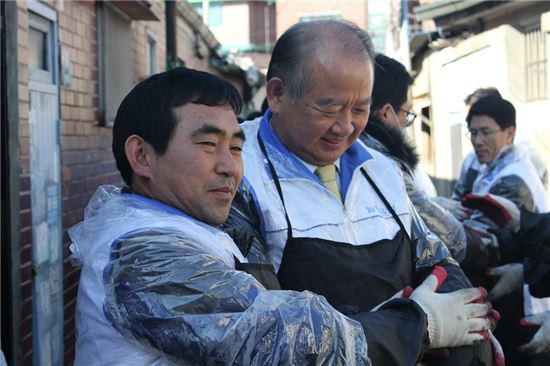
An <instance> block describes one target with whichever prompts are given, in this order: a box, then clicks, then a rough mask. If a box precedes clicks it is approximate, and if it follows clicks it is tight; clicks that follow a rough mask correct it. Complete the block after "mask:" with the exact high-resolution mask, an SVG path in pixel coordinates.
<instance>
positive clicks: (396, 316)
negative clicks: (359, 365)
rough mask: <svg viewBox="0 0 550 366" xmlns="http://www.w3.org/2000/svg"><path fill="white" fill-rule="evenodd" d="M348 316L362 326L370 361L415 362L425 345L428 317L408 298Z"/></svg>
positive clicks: (379, 363)
mask: <svg viewBox="0 0 550 366" xmlns="http://www.w3.org/2000/svg"><path fill="white" fill-rule="evenodd" d="M350 317H351V318H352V319H354V320H357V321H358V322H359V323H361V325H362V326H363V329H364V331H365V334H366V335H367V342H368V345H369V348H368V349H369V350H368V353H369V357H370V359H371V362H372V364H373V365H384V366H392V365H396V366H401V365H416V363H417V361H418V360H420V359H421V358H422V356H423V355H424V353H425V352H426V351H427V349H428V346H429V342H430V341H429V338H428V330H427V325H428V320H427V317H426V314H425V313H424V311H422V309H421V308H420V306H418V305H417V304H416V303H415V302H414V301H412V300H409V299H395V300H391V301H388V302H387V303H386V304H384V305H383V306H381V307H380V309H378V310H377V311H374V312H369V313H360V314H355V315H351V316H350Z"/></svg>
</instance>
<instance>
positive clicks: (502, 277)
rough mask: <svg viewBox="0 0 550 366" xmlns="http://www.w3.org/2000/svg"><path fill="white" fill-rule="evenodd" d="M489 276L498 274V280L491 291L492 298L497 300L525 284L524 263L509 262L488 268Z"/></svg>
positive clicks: (490, 296) (487, 273)
mask: <svg viewBox="0 0 550 366" xmlns="http://www.w3.org/2000/svg"><path fill="white" fill-rule="evenodd" d="M485 274H486V275H487V276H498V281H497V283H496V284H495V286H494V287H493V288H492V289H491V292H489V298H490V299H491V300H497V299H499V298H501V297H502V296H504V295H508V294H510V293H512V292H514V291H515V290H517V289H518V288H520V287H521V286H522V285H523V264H522V263H508V264H505V265H502V266H500V267H493V268H488V269H487V271H486V272H485Z"/></svg>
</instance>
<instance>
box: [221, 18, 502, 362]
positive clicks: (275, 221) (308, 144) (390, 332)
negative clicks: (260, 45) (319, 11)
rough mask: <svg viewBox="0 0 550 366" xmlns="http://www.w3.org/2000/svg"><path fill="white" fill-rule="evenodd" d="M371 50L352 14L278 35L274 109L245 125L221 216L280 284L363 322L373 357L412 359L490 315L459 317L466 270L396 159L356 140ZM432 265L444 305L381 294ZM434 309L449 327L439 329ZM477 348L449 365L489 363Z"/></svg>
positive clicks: (465, 335)
mask: <svg viewBox="0 0 550 366" xmlns="http://www.w3.org/2000/svg"><path fill="white" fill-rule="evenodd" d="M373 60H374V54H373V49H372V44H371V42H370V39H369V37H368V35H367V34H366V33H365V32H364V31H363V30H361V29H359V28H358V27H357V26H355V25H354V24H351V23H347V22H338V21H316V22H309V23H299V24H296V25H294V26H293V27H291V28H289V29H288V30H287V31H286V32H285V33H284V34H283V35H282V36H281V37H280V38H279V40H278V41H277V43H276V45H275V47H274V49H273V52H272V57H271V62H270V65H269V69H268V74H267V79H268V80H267V85H266V90H267V100H268V104H269V110H268V111H267V112H266V114H265V115H264V116H263V117H262V118H258V119H256V120H253V121H247V122H245V123H243V124H242V128H243V131H244V133H245V135H246V139H247V143H246V145H245V149H244V150H243V158H244V163H245V175H244V179H243V183H242V184H241V187H240V189H239V192H238V194H237V197H236V199H235V201H234V204H233V209H232V211H231V214H230V218H229V220H228V222H227V223H226V224H225V225H224V227H225V228H226V229H227V230H231V232H232V233H235V232H240V233H241V234H242V231H243V229H245V230H248V234H249V235H250V236H252V237H253V240H242V242H243V243H241V241H239V240H237V244H241V247H242V248H244V250H243V252H245V253H246V254H247V256H248V258H254V259H255V260H257V258H260V259H259V260H257V261H264V260H267V261H269V262H270V263H272V264H273V265H274V267H275V269H276V270H277V275H278V279H279V281H280V284H281V286H282V288H283V289H293V290H299V291H301V290H310V291H313V292H315V293H318V294H321V295H323V296H325V297H326V298H327V300H328V302H329V303H330V304H331V305H333V306H334V307H336V308H337V309H338V310H340V311H342V312H344V313H346V314H348V315H349V316H350V317H351V318H353V319H356V320H358V321H359V322H361V324H362V325H363V327H364V329H365V333H366V336H367V340H368V342H369V356H370V358H371V359H372V360H373V363H374V364H380V365H414V364H415V363H416V362H417V361H418V360H419V359H421V358H422V357H423V356H424V354H425V352H426V351H427V349H428V348H441V347H457V346H471V345H473V344H475V343H476V342H479V341H480V340H481V339H482V338H483V335H482V334H481V333H480V331H482V329H483V325H482V322H483V319H484V317H485V315H481V314H479V313H478V315H475V316H473V317H472V316H470V315H468V316H465V317H462V316H456V314H458V313H461V312H462V310H461V309H462V308H463V307H464V306H466V304H468V303H470V302H471V301H472V299H465V298H462V299H458V298H456V297H455V295H456V294H457V293H458V292H461V291H467V290H464V288H467V287H470V286H471V285H470V283H469V281H468V280H467V279H466V277H465V276H464V274H463V273H462V271H461V270H460V268H459V267H458V266H457V264H456V262H455V261H454V260H453V259H452V258H451V257H450V255H449V252H448V250H447V248H446V247H445V245H444V244H443V243H442V242H441V240H440V239H439V238H438V237H437V236H435V235H433V234H432V233H431V232H430V231H429V230H428V229H427V228H426V226H425V225H424V223H423V222H422V220H421V219H420V218H419V216H418V214H417V213H416V211H415V210H414V208H413V207H412V205H411V203H410V201H409V199H408V197H407V194H406V191H405V187H404V183H403V179H402V176H401V172H400V171H399V169H398V168H397V167H396V166H395V165H394V164H393V163H392V161H390V160H389V159H388V158H386V157H385V156H383V155H382V154H380V153H378V152H376V151H374V150H372V149H369V148H367V147H366V146H365V145H364V144H363V143H361V142H360V141H358V140H357V139H358V137H359V134H360V133H361V132H362V131H363V129H364V127H365V124H366V123H367V120H368V117H369V108H370V104H371V92H372V86H373ZM241 236H242V237H243V238H245V239H246V238H247V236H246V235H241ZM436 265H440V266H443V267H444V268H445V269H446V270H447V272H448V274H449V277H448V279H447V281H446V282H445V283H444V284H443V287H442V288H441V289H440V291H441V292H446V293H438V294H432V295H434V298H433V304H435V303H439V301H440V300H441V301H445V305H443V304H442V303H439V305H437V307H438V308H439V309H441V310H440V311H443V309H445V310H444V311H445V314H442V313H441V314H440V315H441V316H436V315H435V313H433V312H432V310H431V309H428V308H427V307H426V306H425V305H426V302H424V301H422V300H419V301H417V300H416V299H415V298H414V296H413V300H414V301H408V302H406V301H401V302H399V303H397V302H395V301H393V302H391V303H388V304H385V305H384V306H382V307H379V306H378V305H377V304H379V303H381V302H383V301H386V300H388V299H389V298H390V297H391V296H392V295H393V294H394V293H395V292H397V291H399V290H401V289H402V288H404V287H407V286H411V285H412V286H416V284H417V283H418V282H419V281H422V278H423V277H424V276H425V275H426V274H427V273H429V272H430V271H431V269H432V268H433V267H434V266H436ZM435 297H437V298H438V300H436V299H435ZM425 299H428V297H426V298H425ZM443 299H447V300H443ZM430 301H431V300H428V302H430ZM372 309H376V311H375V312H372V311H371V310H372ZM436 318H437V319H440V320H441V321H443V322H444V323H445V331H444V332H443V333H440V332H439V331H437V330H436V329H434V328H432V325H435V324H436V323H437V320H436ZM458 318H461V319H462V320H466V319H470V320H472V319H474V318H475V319H476V321H480V322H479V323H477V325H476V326H474V328H471V329H470V331H467V332H463V331H460V330H459V329H460V328H461V326H460V325H459V324H458V323H460V322H458V323H452V322H451V321H450V320H451V319H458ZM485 346H487V344H485ZM472 348H473V347H464V348H462V349H460V350H458V349H457V348H454V349H452V350H451V355H452V356H451V360H450V361H451V364H452V363H453V362H454V363H455V364H460V365H464V364H470V363H476V362H477V364H483V363H482V362H484V361H485V360H487V358H484V357H482V360H475V358H476V357H477V356H474V355H473V352H472ZM454 356H457V357H454ZM486 363H487V364H489V363H491V364H492V360H491V359H490V357H489V360H487V362H486Z"/></svg>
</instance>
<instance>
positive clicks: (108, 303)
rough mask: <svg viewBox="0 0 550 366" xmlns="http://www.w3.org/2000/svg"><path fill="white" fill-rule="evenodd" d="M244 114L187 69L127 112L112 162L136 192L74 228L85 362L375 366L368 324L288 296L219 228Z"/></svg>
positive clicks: (227, 93) (310, 298)
mask: <svg viewBox="0 0 550 366" xmlns="http://www.w3.org/2000/svg"><path fill="white" fill-rule="evenodd" d="M240 108H241V99H240V96H239V94H238V92H237V90H236V89H235V88H234V87H233V86H232V85H231V84H229V83H228V82H226V81H223V80H222V79H220V78H218V77H216V76H213V75H210V74H208V73H205V72H201V71H196V70H191V69H185V68H177V69H172V70H170V71H166V72H163V73H160V74H157V75H154V76H151V77H150V78H148V79H146V80H145V81H143V82H141V83H139V84H138V85H137V86H136V87H135V88H134V89H133V90H132V91H131V92H130V93H129V94H128V95H127V96H126V98H125V99H124V100H123V101H122V104H121V105H120V108H119V109H118V112H117V115H116V119H115V122H114V126H113V154H114V156H115V160H116V163H117V168H118V169H119V171H120V173H121V175H122V177H123V179H124V181H125V182H126V184H127V187H125V188H122V189H121V188H118V187H115V186H101V187H99V188H98V189H97V191H96V193H95V194H94V196H93V197H92V199H91V200H90V203H89V204H88V206H87V207H86V211H85V217H84V221H82V222H81V223H79V224H77V225H76V226H74V227H72V228H71V229H70V230H69V236H70V238H71V240H72V244H71V251H72V252H73V260H77V261H78V262H79V263H80V264H81V265H82V271H81V276H80V284H79V289H78V299H77V306H76V339H77V341H76V359H75V363H74V364H75V365H77V366H78V365H132V366H134V365H144V366H145V365H147V366H151V365H153V366H155V365H156V366H159V365H276V364H280V365H307V364H323V365H370V361H369V358H368V355H367V341H366V339H365V335H364V331H363V329H362V327H361V326H360V324H359V323H357V322H355V321H353V320H351V319H349V318H347V317H346V316H344V315H343V314H341V313H340V312H338V311H336V310H335V309H334V308H333V307H332V306H330V305H329V304H328V303H327V301H326V300H325V299H324V298H323V297H321V296H318V295H315V294H313V293H311V292H307V291H304V292H295V291H281V290H279V289H280V287H279V284H278V282H277V278H276V277H275V275H274V272H273V269H272V266H271V265H267V264H263V265H262V264H250V263H247V261H246V259H245V258H244V256H243V255H242V253H241V252H240V251H239V248H238V247H237V246H236V244H235V243H234V241H233V240H232V239H231V238H230V237H229V236H228V235H227V234H225V233H224V232H223V231H221V230H220V229H219V228H218V227H219V225H220V224H222V223H223V222H224V221H225V220H226V218H227V215H228V213H229V209H230V206H231V201H232V199H233V197H234V195H235V191H236V189H237V186H238V185H239V183H240V181H241V177H242V172H243V162H242V157H241V151H242V148H243V144H244V142H245V136H244V134H243V131H242V130H241V128H240V127H239V125H238V123H237V118H236V115H237V114H238V113H239V110H240ZM432 277H433V276H432Z"/></svg>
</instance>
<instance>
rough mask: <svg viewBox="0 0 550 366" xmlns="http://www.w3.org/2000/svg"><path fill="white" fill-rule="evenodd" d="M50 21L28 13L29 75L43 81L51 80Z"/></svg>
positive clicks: (51, 43) (49, 81)
mask: <svg viewBox="0 0 550 366" xmlns="http://www.w3.org/2000/svg"><path fill="white" fill-rule="evenodd" d="M52 31H53V30H52V22H50V21H49V20H47V19H46V18H43V17H41V16H40V15H37V14H35V13H33V12H30V13H29V47H28V50H29V53H28V55H29V58H28V62H29V77H30V79H32V80H37V81H42V82H45V83H51V82H53V81H54V80H53V64H54V63H53V57H54V55H53V38H52Z"/></svg>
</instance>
